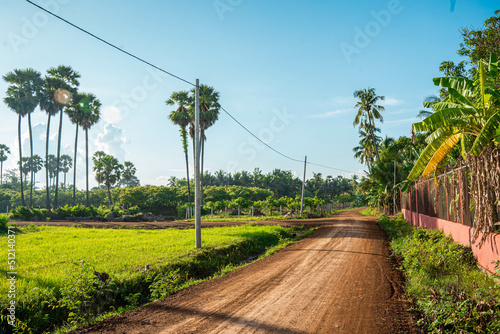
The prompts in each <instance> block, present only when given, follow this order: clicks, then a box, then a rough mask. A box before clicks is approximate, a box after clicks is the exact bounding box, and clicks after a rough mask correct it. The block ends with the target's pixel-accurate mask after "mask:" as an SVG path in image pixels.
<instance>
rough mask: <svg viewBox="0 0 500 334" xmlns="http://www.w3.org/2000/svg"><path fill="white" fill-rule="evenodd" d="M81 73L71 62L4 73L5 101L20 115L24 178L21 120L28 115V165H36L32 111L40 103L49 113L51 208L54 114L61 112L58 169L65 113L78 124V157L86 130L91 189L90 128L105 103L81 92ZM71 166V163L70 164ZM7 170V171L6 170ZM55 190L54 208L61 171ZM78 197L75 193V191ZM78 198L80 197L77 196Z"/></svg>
mask: <svg viewBox="0 0 500 334" xmlns="http://www.w3.org/2000/svg"><path fill="white" fill-rule="evenodd" d="M79 79H80V74H79V73H78V72H76V71H74V70H73V69H72V68H71V67H70V66H62V65H61V66H58V67H53V68H50V69H49V70H48V71H47V73H46V75H45V76H44V77H42V74H41V73H40V72H38V71H36V70H34V69H31V68H28V69H24V70H21V69H15V70H13V71H12V72H9V73H7V74H6V75H4V76H3V80H4V81H5V82H7V83H8V85H9V86H8V88H7V92H6V97H5V98H4V102H5V104H6V105H7V106H8V107H9V108H10V109H11V110H12V111H14V112H15V113H16V114H17V115H18V141H19V142H18V145H19V159H20V162H19V164H18V165H19V176H20V179H22V178H23V174H25V173H24V172H23V167H25V166H24V165H25V162H24V160H23V153H22V142H21V121H22V118H24V117H27V119H28V131H29V140H30V155H29V160H28V165H29V166H32V165H33V164H34V163H35V160H34V155H33V135H32V131H31V129H32V126H31V114H32V113H33V112H34V111H35V109H36V108H37V107H39V108H40V109H41V110H42V111H44V112H45V113H46V114H47V134H46V143H45V162H44V166H45V177H46V187H45V188H46V207H47V208H50V190H49V189H50V184H49V183H50V180H51V178H50V166H51V165H50V162H49V137H50V133H49V132H50V121H51V118H52V117H54V116H57V115H59V129H58V141H57V154H56V160H55V165H56V168H55V170H56V171H61V165H62V159H61V133H62V124H63V115H64V114H66V115H67V116H68V117H69V119H70V121H71V122H72V123H73V124H75V129H76V132H75V150H74V158H73V160H74V161H76V158H77V143H78V130H79V128H80V127H81V128H82V129H83V130H84V131H85V142H86V145H85V149H86V180H87V189H86V190H87V192H88V130H89V129H90V128H91V127H92V126H93V125H95V124H96V123H97V122H98V121H99V119H100V107H101V103H100V102H99V100H98V99H97V98H96V97H95V95H93V94H88V93H83V92H78V87H79V85H80V83H79ZM3 153H4V154H0V156H1V157H2V158H1V159H3V160H1V161H2V169H3V161H5V159H6V154H5V153H10V151H9V150H8V148H7V149H5V148H4V149H3ZM76 165H77V164H76V163H74V164H73V168H74V171H73V189H74V191H75V190H76ZM70 168H71V167H70ZM28 169H29V174H30V182H29V186H30V200H29V202H28V203H29V206H30V207H31V206H32V205H33V186H34V176H35V174H36V168H35V167H34V166H32V167H28ZM2 172H3V171H2ZM54 183H55V192H54V199H53V206H54V208H55V207H57V206H58V190H59V172H56V173H55V182H54ZM20 192H21V201H22V203H23V205H24V204H25V200H24V184H23V182H21V183H20ZM73 197H74V198H75V193H74V195H73ZM75 200H76V199H75Z"/></svg>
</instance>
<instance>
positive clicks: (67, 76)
mask: <svg viewBox="0 0 500 334" xmlns="http://www.w3.org/2000/svg"><path fill="white" fill-rule="evenodd" d="M47 72H48V75H49V77H50V78H53V79H56V80H58V81H59V83H61V84H63V86H62V87H59V90H58V91H56V93H55V96H54V97H55V99H56V100H57V101H58V102H59V103H60V104H61V105H62V106H63V107H60V108H59V132H58V138H57V159H56V164H57V166H56V171H59V161H60V158H61V135H62V122H63V109H64V106H65V105H68V104H69V103H70V102H71V100H72V96H76V94H77V88H78V86H79V85H80V83H79V81H78V79H79V78H80V74H79V73H78V72H76V71H74V70H73V69H72V68H71V66H64V65H60V66H58V67H53V68H50V69H49V70H48V71H47ZM58 189H59V173H58V172H57V173H56V188H55V193H54V208H57V195H58Z"/></svg>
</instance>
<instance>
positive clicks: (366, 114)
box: [353, 87, 385, 161]
mask: <svg viewBox="0 0 500 334" xmlns="http://www.w3.org/2000/svg"><path fill="white" fill-rule="evenodd" d="M354 97H355V98H357V99H359V101H358V102H357V103H356V105H355V106H354V108H358V113H357V114H356V117H355V118H354V123H353V125H354V126H356V125H358V124H361V123H362V122H364V123H368V124H370V125H371V126H372V127H371V128H370V132H371V133H370V135H371V137H372V143H373V147H374V149H375V153H376V155H377V161H380V156H379V154H378V147H377V146H378V145H376V141H375V135H374V133H373V129H374V128H375V120H376V119H378V120H380V122H383V121H384V118H383V117H382V115H381V114H380V113H381V112H382V111H384V110H385V108H384V107H383V106H381V105H378V104H377V103H378V102H379V101H383V100H385V96H379V95H377V94H376V93H375V88H369V87H368V89H366V88H365V89H362V90H357V91H355V92H354Z"/></svg>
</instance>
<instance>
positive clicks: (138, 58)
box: [26, 0, 359, 174]
mask: <svg viewBox="0 0 500 334" xmlns="http://www.w3.org/2000/svg"><path fill="white" fill-rule="evenodd" d="M26 1H27V2H28V3H30V4H32V5H33V6H35V7H37V8H39V9H40V10H43V11H44V12H46V13H47V14H49V15H52V16H54V17H55V18H57V19H59V20H61V21H63V22H65V23H66V24H69V25H70V26H72V27H74V28H76V29H78V30H80V31H81V32H83V33H85V34H87V35H89V36H91V37H93V38H95V39H97V40H99V41H101V42H102V43H104V44H106V45H108V46H111V47H112V48H114V49H116V50H118V51H120V52H122V53H124V54H126V55H128V56H130V57H132V58H134V59H136V60H139V61H140V62H142V63H144V64H146V65H149V66H151V67H153V68H155V69H157V70H158V71H161V72H163V73H165V74H168V75H170V76H171V77H173V78H176V79H178V80H180V81H183V82H185V83H187V84H189V85H191V86H194V87H196V84H194V83H192V82H190V81H188V80H186V79H183V78H181V77H180V76H177V75H175V74H173V73H171V72H169V71H166V70H164V69H162V68H161V67H158V66H156V65H154V64H152V63H150V62H148V61H147V60H144V59H143V58H141V57H138V56H136V55H134V54H132V53H130V52H128V51H126V50H124V49H122V48H120V47H118V46H116V45H114V44H112V43H110V42H108V41H106V40H104V39H102V38H101V37H99V36H96V35H94V34H93V33H91V32H89V31H88V30H85V29H83V28H81V27H79V26H77V25H76V24H74V23H72V22H70V21H68V20H66V19H64V18H62V17H61V16H59V15H57V14H55V13H52V12H51V11H49V10H47V9H45V8H43V7H41V6H39V5H37V4H36V3H34V2H32V1H30V0H26ZM221 109H222V110H223V111H224V112H225V113H226V114H227V115H228V116H229V117H231V118H232V119H233V120H234V121H235V122H236V123H238V125H239V126H241V127H242V128H243V129H244V130H245V131H247V132H248V133H249V134H250V135H252V136H253V137H254V138H255V139H257V140H258V141H259V142H261V143H262V144H264V145H265V146H266V147H267V148H269V149H270V150H272V151H274V152H275V153H277V154H279V155H281V156H282V157H284V158H287V159H289V160H291V161H295V162H300V163H302V162H304V161H303V160H299V159H294V158H291V157H289V156H288V155H286V154H283V153H281V152H279V151H278V150H276V149H275V148H273V147H271V146H270V145H269V144H267V143H265V142H264V141H262V140H261V139H260V138H259V137H258V136H256V135H255V134H253V133H252V131H250V130H248V129H247V128H246V127H245V126H244V125H243V124H241V123H240V122H239V121H238V120H237V119H236V118H234V117H233V115H231V114H230V113H229V112H228V111H227V110H226V109H224V108H223V107H221ZM307 163H308V164H310V165H314V166H319V167H323V168H327V169H332V170H337V171H342V172H347V173H355V174H359V173H357V172H353V171H348V170H345V169H339V168H335V167H329V166H324V165H320V164H316V163H312V162H307Z"/></svg>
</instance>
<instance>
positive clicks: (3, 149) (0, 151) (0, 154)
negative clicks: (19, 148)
mask: <svg viewBox="0 0 500 334" xmlns="http://www.w3.org/2000/svg"><path fill="white" fill-rule="evenodd" d="M7 154H10V148H9V147H8V146H7V145H5V144H0V185H1V184H3V162H4V161H5V160H7Z"/></svg>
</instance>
